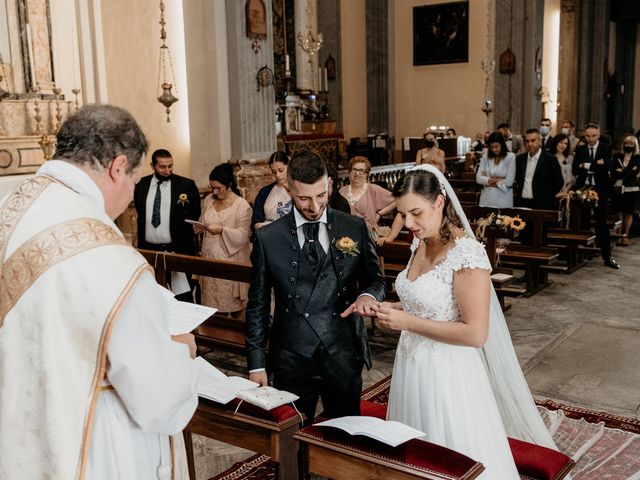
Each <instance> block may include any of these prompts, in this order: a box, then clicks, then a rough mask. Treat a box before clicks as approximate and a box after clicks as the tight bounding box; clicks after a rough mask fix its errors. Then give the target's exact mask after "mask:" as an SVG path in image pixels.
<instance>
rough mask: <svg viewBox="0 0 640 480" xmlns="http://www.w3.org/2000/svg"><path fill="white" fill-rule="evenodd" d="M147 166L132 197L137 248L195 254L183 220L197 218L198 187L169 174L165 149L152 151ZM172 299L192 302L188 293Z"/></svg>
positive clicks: (192, 238)
mask: <svg viewBox="0 0 640 480" xmlns="http://www.w3.org/2000/svg"><path fill="white" fill-rule="evenodd" d="M151 166H152V167H153V174H152V175H147V176H146V177H143V178H142V179H141V180H140V181H139V182H138V184H137V185H136V187H135V191H134V194H133V202H134V205H135V207H136V212H137V213H138V248H144V249H147V250H157V251H160V252H174V253H182V254H185V255H196V254H197V251H196V242H195V234H194V232H193V227H192V226H191V225H190V224H188V223H187V222H185V220H186V219H189V220H198V219H199V218H200V192H199V191H198V187H196V184H195V182H194V181H193V180H191V179H190V178H185V177H181V176H180V175H175V174H174V173H173V158H172V157H171V153H169V152H168V151H167V150H163V149H160V150H156V151H155V152H153V154H152V155H151ZM189 282H190V283H191V281H190V279H189ZM192 287H193V285H192ZM176 298H178V299H179V300H184V301H189V300H191V301H193V297H191V292H186V294H184V295H183V296H181V295H178V296H177V297H176Z"/></svg>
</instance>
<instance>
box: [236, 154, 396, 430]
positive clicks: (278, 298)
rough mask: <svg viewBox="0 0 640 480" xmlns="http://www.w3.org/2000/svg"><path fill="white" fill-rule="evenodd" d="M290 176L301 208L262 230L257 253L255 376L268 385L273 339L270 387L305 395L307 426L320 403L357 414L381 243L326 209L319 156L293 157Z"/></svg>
mask: <svg viewBox="0 0 640 480" xmlns="http://www.w3.org/2000/svg"><path fill="white" fill-rule="evenodd" d="M287 175H288V184H289V193H290V194H291V198H292V200H293V204H294V206H295V208H293V209H292V210H291V212H290V213H289V214H288V215H286V216H285V217H283V218H281V219H280V220H277V221H275V222H273V223H271V224H269V225H267V226H266V227H263V228H261V229H260V230H257V231H256V233H255V240H254V244H253V252H252V254H251V263H252V265H253V281H252V283H251V288H250V290H249V302H248V305H247V312H246V346H247V361H248V367H249V372H250V378H251V380H253V381H255V382H258V383H259V384H260V385H268V377H267V372H266V371H265V367H266V366H267V365H266V363H267V358H266V354H265V346H266V344H267V340H268V341H269V372H270V373H273V385H274V387H276V388H278V389H281V390H287V391H289V392H292V393H295V394H296V395H298V396H299V397H300V399H299V400H298V401H296V406H297V407H298V409H299V410H300V411H301V412H302V413H304V414H305V415H306V417H307V422H311V421H312V420H313V418H314V417H315V410H316V405H317V403H318V398H319V397H321V398H322V405H323V407H324V412H325V414H326V416H328V417H339V416H345V415H359V414H360V394H361V390H362V376H361V375H362V367H363V365H364V364H366V365H367V367H368V368H370V367H371V354H370V352H369V345H368V343H367V335H366V329H365V327H364V324H363V322H362V318H361V315H369V314H371V313H372V311H371V307H372V306H373V305H374V304H375V303H376V302H378V301H382V300H383V298H384V291H385V284H384V278H383V276H382V273H381V272H380V267H379V265H378V257H377V255H376V251H375V245H374V243H373V241H372V240H371V237H370V235H369V231H368V230H367V227H366V224H365V223H364V221H363V220H362V219H360V218H358V217H354V216H351V215H348V214H345V213H343V212H340V211H336V210H333V209H331V208H327V202H328V200H329V193H328V191H327V190H328V180H327V170H326V168H325V165H324V162H323V161H322V159H321V158H320V157H319V156H318V155H316V154H315V153H312V152H302V153H300V154H298V155H296V156H295V157H294V158H292V159H291V161H290V162H289V165H288V167H287ZM272 289H273V291H274V294H275V313H274V316H273V325H272V326H271V330H270V331H269V311H270V304H271V290H272ZM358 292H360V294H359V295H358Z"/></svg>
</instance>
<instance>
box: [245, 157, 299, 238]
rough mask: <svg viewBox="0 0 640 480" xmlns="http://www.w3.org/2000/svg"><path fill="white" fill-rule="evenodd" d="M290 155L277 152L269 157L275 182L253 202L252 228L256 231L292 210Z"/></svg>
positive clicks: (259, 193) (263, 189) (266, 187)
mask: <svg viewBox="0 0 640 480" xmlns="http://www.w3.org/2000/svg"><path fill="white" fill-rule="evenodd" d="M288 163H289V155H287V154H286V153H285V152H281V151H277V152H274V153H273V154H272V155H271V156H270V157H269V170H271V174H272V175H273V178H274V179H275V181H274V182H273V183H270V184H269V185H266V186H264V187H262V188H261V189H260V191H259V192H258V195H257V196H256V199H255V201H254V202H253V217H252V218H251V226H252V227H253V229H254V230H257V229H259V228H262V227H264V226H265V225H267V224H268V223H271V222H273V221H275V220H277V219H279V218H282V217H284V216H285V215H286V214H287V213H289V211H290V210H291V197H290V196H289V191H288V190H287V164H288Z"/></svg>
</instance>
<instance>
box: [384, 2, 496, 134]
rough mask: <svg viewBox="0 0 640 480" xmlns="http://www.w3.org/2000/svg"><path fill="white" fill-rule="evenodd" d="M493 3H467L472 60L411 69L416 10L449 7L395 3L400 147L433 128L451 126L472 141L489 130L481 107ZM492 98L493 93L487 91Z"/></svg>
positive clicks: (394, 79)
mask: <svg viewBox="0 0 640 480" xmlns="http://www.w3.org/2000/svg"><path fill="white" fill-rule="evenodd" d="M489 1H490V0H474V1H472V2H469V61H468V63H451V64H441V65H425V66H415V67H414V66H413V7H414V6H420V5H428V4H437V3H446V2H442V1H435V0H411V1H406V0H405V1H401V2H391V3H392V5H393V7H392V8H393V9H394V12H392V14H391V17H392V18H393V22H394V24H393V26H392V32H394V33H393V35H394V38H393V39H392V41H391V42H390V62H391V76H392V81H391V85H392V89H391V90H390V94H391V95H392V96H393V98H392V102H391V104H392V105H393V107H392V108H394V109H395V112H393V114H392V117H393V119H394V122H395V131H394V134H395V137H396V145H399V142H400V139H401V138H403V137H407V136H419V135H421V134H422V133H423V132H424V130H425V128H426V127H428V126H430V125H449V126H451V127H453V128H455V129H456V132H457V133H458V134H459V135H465V136H471V137H473V135H474V134H475V133H477V132H480V131H484V130H485V129H486V128H487V117H486V116H485V114H484V113H483V112H482V110H481V108H482V105H483V102H484V100H485V73H484V71H483V70H482V64H481V62H482V60H485V59H486V57H487V51H488V48H489V47H488V33H489V32H488V31H487V20H488V19H487V11H488V7H489ZM489 99H492V98H491V92H489Z"/></svg>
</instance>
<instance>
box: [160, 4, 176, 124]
mask: <svg viewBox="0 0 640 480" xmlns="http://www.w3.org/2000/svg"><path fill="white" fill-rule="evenodd" d="M166 23H167V22H165V20H164V1H163V0H160V40H161V41H162V45H160V60H159V62H158V93H159V94H160V95H159V96H158V101H159V102H160V103H161V104H162V105H164V107H165V108H166V112H167V123H169V122H171V119H170V118H169V114H170V113H171V105H173V104H174V103H176V102H177V101H178V97H176V96H175V95H173V93H171V89H172V88H173V86H174V84H175V81H176V75H175V73H174V71H173V61H172V60H171V51H170V50H169V47H168V46H167V32H166V31H165V29H164V26H165V25H166ZM167 62H168V63H169V69H170V73H171V77H170V78H167ZM177 94H178V87H177V86H176V95H177Z"/></svg>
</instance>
